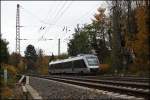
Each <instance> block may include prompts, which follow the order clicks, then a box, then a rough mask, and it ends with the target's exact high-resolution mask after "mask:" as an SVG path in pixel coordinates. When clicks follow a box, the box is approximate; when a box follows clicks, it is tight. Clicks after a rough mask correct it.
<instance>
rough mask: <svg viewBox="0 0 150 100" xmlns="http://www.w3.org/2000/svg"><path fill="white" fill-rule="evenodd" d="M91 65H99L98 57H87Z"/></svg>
mask: <svg viewBox="0 0 150 100" xmlns="http://www.w3.org/2000/svg"><path fill="white" fill-rule="evenodd" d="M86 59H87V61H88V64H89V66H97V65H98V59H97V58H96V57H86Z"/></svg>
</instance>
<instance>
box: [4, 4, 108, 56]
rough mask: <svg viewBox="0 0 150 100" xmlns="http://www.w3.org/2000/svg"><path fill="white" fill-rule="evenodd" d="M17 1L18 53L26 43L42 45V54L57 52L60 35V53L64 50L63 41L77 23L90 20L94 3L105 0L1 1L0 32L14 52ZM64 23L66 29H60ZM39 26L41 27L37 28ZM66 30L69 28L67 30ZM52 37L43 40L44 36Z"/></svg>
mask: <svg viewBox="0 0 150 100" xmlns="http://www.w3.org/2000/svg"><path fill="white" fill-rule="evenodd" d="M17 4H20V6H21V7H20V23H21V26H23V27H22V28H20V33H21V34H20V35H21V39H29V40H28V41H21V54H22V55H24V51H25V49H26V47H27V45H29V44H32V45H34V47H35V48H36V49H39V48H40V49H42V50H43V51H44V54H46V55H51V53H52V52H53V53H54V54H55V55H57V54H58V38H60V39H61V49H60V50H61V53H67V43H68V42H69V39H71V38H72V34H73V33H74V28H75V27H76V25H77V24H80V25H83V24H85V23H86V24H88V23H91V18H93V15H94V14H95V13H96V12H97V11H96V10H97V8H98V7H105V6H106V2H105V1H1V33H2V38H4V39H6V40H7V41H8V42H9V45H8V48H9V52H10V53H12V52H15V42H16V41H15V36H16V28H15V25H16V8H17V7H16V6H17ZM64 26H67V30H68V31H67V32H66V31H63V29H64ZM41 27H43V28H44V27H45V28H44V29H43V30H40V28H41ZM69 30H70V31H69ZM45 38H47V39H53V40H48V41H44V39H45Z"/></svg>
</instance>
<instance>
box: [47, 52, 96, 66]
mask: <svg viewBox="0 0 150 100" xmlns="http://www.w3.org/2000/svg"><path fill="white" fill-rule="evenodd" d="M88 56H92V57H96V56H95V55H92V54H79V55H77V56H76V57H71V58H67V59H63V60H57V61H52V62H50V63H49V64H57V63H62V62H68V61H73V60H79V59H83V58H84V57H88Z"/></svg>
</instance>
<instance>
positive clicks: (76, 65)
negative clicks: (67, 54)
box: [73, 59, 86, 68]
mask: <svg viewBox="0 0 150 100" xmlns="http://www.w3.org/2000/svg"><path fill="white" fill-rule="evenodd" d="M73 65H74V68H86V65H85V62H84V60H83V59H81V60H75V61H73Z"/></svg>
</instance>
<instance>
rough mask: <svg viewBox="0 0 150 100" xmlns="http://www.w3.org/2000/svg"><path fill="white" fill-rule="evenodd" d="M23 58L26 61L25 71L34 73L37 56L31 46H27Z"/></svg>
mask: <svg viewBox="0 0 150 100" xmlns="http://www.w3.org/2000/svg"><path fill="white" fill-rule="evenodd" d="M25 58H26V59H27V70H32V71H36V66H35V63H36V61H37V54H36V51H35V48H34V46H33V45H28V46H27V48H26V51H25Z"/></svg>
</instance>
